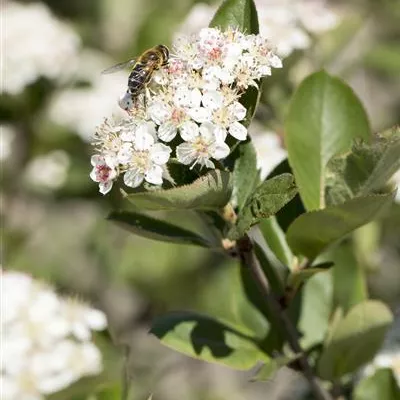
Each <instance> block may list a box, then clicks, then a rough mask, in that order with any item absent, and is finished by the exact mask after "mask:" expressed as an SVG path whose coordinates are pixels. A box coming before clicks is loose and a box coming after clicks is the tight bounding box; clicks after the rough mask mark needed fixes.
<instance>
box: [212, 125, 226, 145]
mask: <svg viewBox="0 0 400 400" xmlns="http://www.w3.org/2000/svg"><path fill="white" fill-rule="evenodd" d="M214 135H215V139H216V140H217V142H225V139H226V137H227V136H228V132H227V131H226V129H225V128H222V127H221V126H216V127H215V129H214Z"/></svg>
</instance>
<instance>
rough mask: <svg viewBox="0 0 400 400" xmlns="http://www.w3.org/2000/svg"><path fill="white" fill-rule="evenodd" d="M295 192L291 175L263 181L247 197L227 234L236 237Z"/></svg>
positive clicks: (274, 211) (266, 215)
mask: <svg viewBox="0 0 400 400" xmlns="http://www.w3.org/2000/svg"><path fill="white" fill-rule="evenodd" d="M296 193H297V188H296V185H295V183H294V179H293V175H291V174H282V175H278V176H276V177H274V178H272V179H268V180H267V181H265V182H263V183H262V184H261V185H260V186H259V187H258V188H257V189H256V190H255V191H254V193H253V195H252V196H251V197H250V198H249V199H248V201H247V202H246V205H245V206H244V208H243V210H242V211H241V212H240V213H239V215H238V221H237V224H236V226H234V227H233V228H232V229H231V231H230V232H229V234H228V237H230V238H231V239H238V238H240V237H241V236H243V234H244V233H245V232H246V231H248V230H249V229H250V227H251V226H253V225H255V224H257V223H258V222H259V221H260V220H261V219H262V218H268V217H270V216H271V215H274V214H276V213H277V212H278V211H279V210H280V209H281V208H282V207H283V206H284V205H285V204H287V203H288V202H289V201H290V200H292V199H293V197H294V196H295V195H296Z"/></svg>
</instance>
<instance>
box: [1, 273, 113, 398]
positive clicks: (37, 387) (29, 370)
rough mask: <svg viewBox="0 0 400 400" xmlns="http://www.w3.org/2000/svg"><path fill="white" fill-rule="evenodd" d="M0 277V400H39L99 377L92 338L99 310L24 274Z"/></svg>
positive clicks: (101, 318)
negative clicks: (88, 377)
mask: <svg viewBox="0 0 400 400" xmlns="http://www.w3.org/2000/svg"><path fill="white" fill-rule="evenodd" d="M0 278H1V343H2V345H1V349H0V351H1V393H2V397H1V398H2V399H4V400H21V399H29V400H42V399H44V398H45V396H47V395H49V394H51V393H55V392H57V391H60V390H62V389H64V388H66V387H67V386H69V385H70V384H72V383H73V382H75V381H77V380H78V379H80V378H81V377H84V376H88V375H95V374H99V373H100V372H101V370H102V360H101V353H100V351H99V349H98V348H97V347H96V346H95V344H94V343H93V342H92V337H91V330H103V329H105V327H106V325H107V321H106V318H105V315H104V314H103V313H102V312H101V311H98V310H95V309H92V308H89V307H88V306H86V305H85V304H83V303H81V302H78V301H77V300H74V299H66V298H61V297H59V296H57V295H56V293H55V292H54V291H53V290H52V289H51V288H50V287H48V286H46V285H44V284H42V283H40V282H38V281H35V280H34V279H32V278H31V277H30V276H28V275H26V274H23V273H18V272H11V271H2V272H1V275H0Z"/></svg>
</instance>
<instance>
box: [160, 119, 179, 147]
mask: <svg viewBox="0 0 400 400" xmlns="http://www.w3.org/2000/svg"><path fill="white" fill-rule="evenodd" d="M176 133H177V128H176V126H175V125H174V124H173V123H172V122H171V121H167V122H164V123H162V124H161V125H160V127H159V128H158V137H159V138H160V140H162V141H163V142H170V141H171V140H172V139H173V138H174V137H175V136H176Z"/></svg>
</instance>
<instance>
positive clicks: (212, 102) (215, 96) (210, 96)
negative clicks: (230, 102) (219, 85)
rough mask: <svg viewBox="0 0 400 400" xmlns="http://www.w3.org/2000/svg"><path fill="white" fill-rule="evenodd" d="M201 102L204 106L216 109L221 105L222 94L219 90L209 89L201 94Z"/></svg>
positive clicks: (222, 101)
mask: <svg viewBox="0 0 400 400" xmlns="http://www.w3.org/2000/svg"><path fill="white" fill-rule="evenodd" d="M202 103H203V106H204V107H206V108H210V109H211V110H216V109H218V108H221V107H222V106H223V104H224V96H223V95H222V93H221V92H220V91H217V90H209V91H207V92H205V93H204V94H203V97H202Z"/></svg>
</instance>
